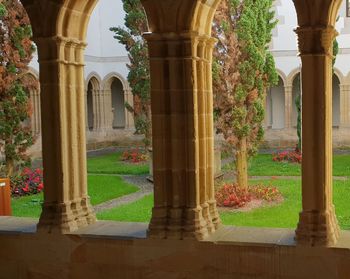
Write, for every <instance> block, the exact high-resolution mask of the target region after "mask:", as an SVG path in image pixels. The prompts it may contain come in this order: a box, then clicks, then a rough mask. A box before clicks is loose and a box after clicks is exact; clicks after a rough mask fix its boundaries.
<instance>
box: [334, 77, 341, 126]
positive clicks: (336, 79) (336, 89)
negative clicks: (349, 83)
mask: <svg viewBox="0 0 350 279" xmlns="http://www.w3.org/2000/svg"><path fill="white" fill-rule="evenodd" d="M341 80H342V79H341V78H340V77H339V75H338V74H337V72H336V71H334V74H333V77H332V100H333V101H332V114H333V116H332V119H333V127H334V128H338V127H339V126H340V85H341V84H342V82H341Z"/></svg>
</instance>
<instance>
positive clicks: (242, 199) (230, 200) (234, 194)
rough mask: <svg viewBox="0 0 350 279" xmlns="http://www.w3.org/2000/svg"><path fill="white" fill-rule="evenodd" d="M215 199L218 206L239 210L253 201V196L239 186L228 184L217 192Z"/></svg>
mask: <svg viewBox="0 0 350 279" xmlns="http://www.w3.org/2000/svg"><path fill="white" fill-rule="evenodd" d="M215 199H216V202H217V204H218V206H224V207H235V208H239V207H243V206H244V205H245V204H246V203H247V202H249V201H251V195H250V193H249V192H248V191H247V190H244V189H241V188H240V187H238V185H237V184H226V185H224V186H223V187H221V188H220V189H219V190H218V191H217V192H216V194H215Z"/></svg>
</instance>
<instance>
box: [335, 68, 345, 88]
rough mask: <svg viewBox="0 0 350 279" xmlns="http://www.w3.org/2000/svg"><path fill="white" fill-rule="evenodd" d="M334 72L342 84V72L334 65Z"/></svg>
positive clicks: (343, 79) (343, 78)
mask: <svg viewBox="0 0 350 279" xmlns="http://www.w3.org/2000/svg"><path fill="white" fill-rule="evenodd" d="M334 74H335V75H336V76H337V78H338V80H339V83H340V84H344V82H345V80H346V77H345V76H344V75H343V73H342V72H341V71H340V70H339V69H338V68H336V67H334Z"/></svg>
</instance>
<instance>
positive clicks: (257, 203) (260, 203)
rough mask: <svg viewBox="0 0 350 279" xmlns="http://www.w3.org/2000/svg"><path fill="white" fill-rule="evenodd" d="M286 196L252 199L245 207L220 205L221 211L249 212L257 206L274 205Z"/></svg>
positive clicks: (281, 201)
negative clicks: (275, 198)
mask: <svg viewBox="0 0 350 279" xmlns="http://www.w3.org/2000/svg"><path fill="white" fill-rule="evenodd" d="M283 201H284V198H283V197H280V198H278V200H275V201H271V202H269V201H266V200H258V199H252V200H251V201H250V202H247V203H246V204H245V205H244V206H243V207H239V208H234V207H218V210H219V212H249V211H252V210H254V209H257V208H262V207H273V206H277V205H279V204H281V203H283Z"/></svg>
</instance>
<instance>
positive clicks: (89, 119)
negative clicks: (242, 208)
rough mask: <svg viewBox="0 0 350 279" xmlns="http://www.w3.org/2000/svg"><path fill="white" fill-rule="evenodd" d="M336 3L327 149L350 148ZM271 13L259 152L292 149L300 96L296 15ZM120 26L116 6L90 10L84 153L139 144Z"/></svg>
mask: <svg viewBox="0 0 350 279" xmlns="http://www.w3.org/2000/svg"><path fill="white" fill-rule="evenodd" d="M345 6H346V3H345V2H343V3H342V8H341V10H340V14H339V18H338V20H337V25H336V28H337V31H338V32H339V36H338V39H337V40H338V43H339V54H338V56H337V59H336V63H335V66H334V75H333V108H332V109H333V113H332V118H333V120H332V121H333V130H334V131H333V137H334V141H333V144H334V146H335V147H347V146H350V111H349V107H350V64H349V63H347V62H346V60H347V59H348V58H350V40H349V39H350V17H347V16H346V7H345ZM274 10H275V13H276V19H277V20H278V24H277V26H276V28H275V29H274V31H273V39H272V42H271V45H270V50H271V52H272V54H273V56H274V57H275V62H276V68H277V71H278V74H279V83H278V85H277V86H275V87H273V88H271V89H269V90H268V92H267V97H266V118H265V140H264V142H263V144H262V147H268V148H270V147H272V148H286V147H294V146H295V145H296V143H297V131H296V124H297V111H296V105H295V100H296V97H297V96H298V95H299V94H300V91H301V90H300V87H301V84H300V79H299V78H298V77H299V74H300V67H301V61H300V58H299V56H298V50H297V43H296V34H295V32H294V29H293V28H294V27H295V26H296V24H297V19H296V13H295V10H294V8H293V3H292V2H291V1H282V0H276V1H275V3H274ZM123 25H124V11H123V8H122V2H121V1H113V0H102V1H99V2H98V4H97V6H96V8H95V9H94V11H93V13H92V15H91V20H90V22H89V25H88V31H87V49H86V53H85V68H84V77H85V110H86V130H87V140H88V142H87V146H88V149H98V148H101V147H105V146H108V145H111V144H114V145H128V144H135V143H136V144H137V143H139V142H140V140H141V138H140V137H139V136H136V135H134V131H135V129H134V119H133V115H132V113H130V112H129V111H128V110H127V109H126V108H125V105H124V103H125V102H127V103H129V104H130V105H132V104H133V95H132V93H131V89H130V86H129V85H128V82H127V75H128V68H127V63H128V61H129V59H128V56H127V52H126V50H125V48H124V46H123V45H121V44H119V43H118V41H117V40H115V39H114V38H113V33H112V32H111V31H110V30H109V28H110V27H112V26H123ZM30 69H31V70H30V74H31V75H32V76H33V78H39V64H38V62H37V57H34V59H33V61H32V63H31V65H30ZM39 94H40V93H39V92H31V99H32V103H33V104H32V106H33V115H32V119H31V125H32V127H33V133H34V134H35V135H36V136H37V142H36V144H35V146H34V147H33V148H32V149H31V152H32V154H33V155H34V156H40V152H41V134H40V131H41V124H40V122H41V120H40V112H41V111H40V103H39V102H40V96H39Z"/></svg>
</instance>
